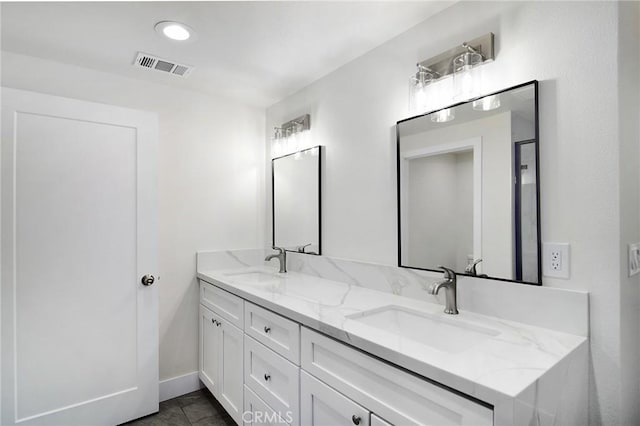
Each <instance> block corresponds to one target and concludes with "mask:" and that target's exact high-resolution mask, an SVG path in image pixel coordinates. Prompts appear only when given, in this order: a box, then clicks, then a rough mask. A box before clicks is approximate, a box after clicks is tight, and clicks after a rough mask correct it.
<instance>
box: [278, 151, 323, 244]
mask: <svg viewBox="0 0 640 426" xmlns="http://www.w3.org/2000/svg"><path fill="white" fill-rule="evenodd" d="M320 163H321V147H320V146H316V147H313V148H309V149H305V150H302V151H298V152H295V153H293V154H289V155H286V156H283V157H279V158H274V159H273V160H272V162H271V171H272V185H273V186H272V197H273V198H272V208H273V211H272V217H273V245H274V246H276V247H282V248H284V249H285V250H288V251H296V252H299V253H307V254H321V251H320V173H321V172H320V170H321V167H320Z"/></svg>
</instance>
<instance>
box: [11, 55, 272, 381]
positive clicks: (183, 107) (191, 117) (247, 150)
mask: <svg viewBox="0 0 640 426" xmlns="http://www.w3.org/2000/svg"><path fill="white" fill-rule="evenodd" d="M196 72H197V71H196ZM168 77H169V78H171V76H168ZM2 85H3V86H8V87H14V88H19V89H24V90H33V91H37V92H42V93H49V94H53V95H59V96H66V97H71V98H77V99H85V100H90V101H95V102H102V103H107V104H113V105H122V106H127V107H131V108H137V109H142V110H148V111H155V112H157V113H158V115H159V123H160V129H159V135H160V137H159V144H158V158H159V164H158V223H159V225H158V246H159V247H158V261H159V262H158V263H159V268H160V270H159V271H157V273H158V275H160V280H159V281H158V283H157V285H158V286H159V287H160V289H159V293H160V379H161V380H163V379H167V378H170V377H175V376H179V375H181V374H185V373H190V372H193V371H196V370H197V368H198V358H197V347H198V344H197V335H198V322H197V312H198V311H197V310H198V286H197V283H196V280H195V278H194V275H195V252H196V250H205V249H228V248H247V247H259V246H262V245H263V243H264V242H263V233H262V227H263V220H264V213H263V201H264V198H263V197H264V194H263V192H262V188H263V186H264V182H263V177H264V167H265V166H264V153H263V151H262V146H263V138H264V111H263V110H259V109H254V108H248V107H245V106H242V105H238V104H235V103H233V102H229V101H225V100H223V99H217V98H213V97H210V96H205V95H201V94H198V93H196V92H189V91H183V90H174V89H172V88H170V87H169V86H164V85H158V84H152V83H146V82H144V81H138V80H132V79H128V78H123V77H119V76H116V75H113V74H106V73H101V72H97V71H93V70H89V69H86V68H79V67H76V66H70V65H65V64H61V63H56V62H51V61H45V60H41V59H36V58H32V57H26V56H21V55H16V54H12V53H8V52H3V53H2ZM150 272H154V271H150Z"/></svg>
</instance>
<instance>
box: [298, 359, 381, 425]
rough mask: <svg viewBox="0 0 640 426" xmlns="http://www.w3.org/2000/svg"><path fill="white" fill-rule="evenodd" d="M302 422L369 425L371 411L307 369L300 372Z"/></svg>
mask: <svg viewBox="0 0 640 426" xmlns="http://www.w3.org/2000/svg"><path fill="white" fill-rule="evenodd" d="M300 416H301V417H300V418H301V421H300V424H302V425H305V426H354V425H356V426H369V411H368V410H367V409H365V408H363V407H361V406H360V405H358V404H356V403H355V402H353V401H351V400H350V399H349V398H347V397H346V396H344V395H342V394H340V393H339V392H337V391H335V390H333V389H332V388H330V387H329V386H327V385H325V384H324V383H322V382H321V381H319V380H318V379H316V378H315V377H313V376H311V375H310V374H308V373H307V372H305V371H301V372H300Z"/></svg>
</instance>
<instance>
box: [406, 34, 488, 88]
mask: <svg viewBox="0 0 640 426" xmlns="http://www.w3.org/2000/svg"><path fill="white" fill-rule="evenodd" d="M469 48H471V49H473V50H475V51H476V52H478V53H479V54H481V55H482V61H483V62H486V61H492V60H493V59H494V36H493V33H487V34H485V35H483V36H480V37H478V38H474V39H473V40H470V41H467V42H465V43H463V44H460V45H458V46H456V47H454V48H453V49H450V50H448V51H446V52H443V53H441V54H439V55H436V56H434V57H432V58H429V59H427V60H424V61H422V62H418V67H423V68H426V69H427V70H429V71H431V72H435V73H436V77H437V78H441V77H444V76H446V75H449V74H452V73H453V58H455V57H456V56H459V55H462V54H463V53H465V52H468V51H470V49H469Z"/></svg>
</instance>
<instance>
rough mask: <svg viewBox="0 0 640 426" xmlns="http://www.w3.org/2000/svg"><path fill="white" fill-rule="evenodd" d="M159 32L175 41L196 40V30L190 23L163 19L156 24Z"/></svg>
mask: <svg viewBox="0 0 640 426" xmlns="http://www.w3.org/2000/svg"><path fill="white" fill-rule="evenodd" d="M155 30H156V32H157V33H158V34H161V35H163V36H164V37H166V38H168V39H171V40H175V41H187V40H192V41H193V40H195V32H194V31H193V29H192V28H191V27H189V26H188V25H185V24H182V23H180V22H175V21H161V22H158V23H157V24H156V25H155Z"/></svg>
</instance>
